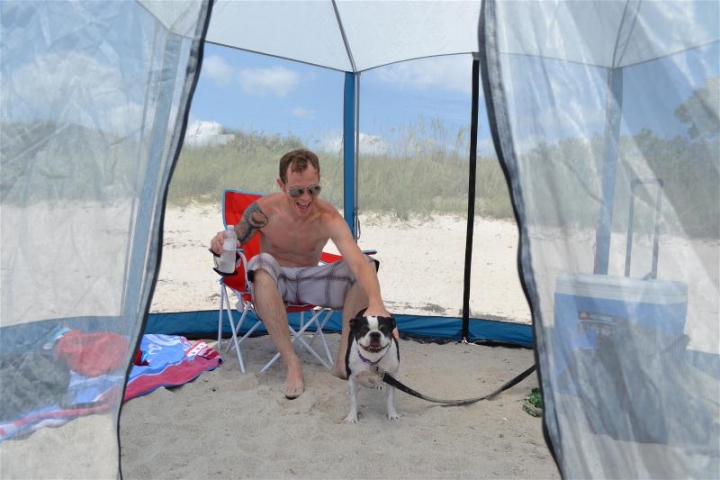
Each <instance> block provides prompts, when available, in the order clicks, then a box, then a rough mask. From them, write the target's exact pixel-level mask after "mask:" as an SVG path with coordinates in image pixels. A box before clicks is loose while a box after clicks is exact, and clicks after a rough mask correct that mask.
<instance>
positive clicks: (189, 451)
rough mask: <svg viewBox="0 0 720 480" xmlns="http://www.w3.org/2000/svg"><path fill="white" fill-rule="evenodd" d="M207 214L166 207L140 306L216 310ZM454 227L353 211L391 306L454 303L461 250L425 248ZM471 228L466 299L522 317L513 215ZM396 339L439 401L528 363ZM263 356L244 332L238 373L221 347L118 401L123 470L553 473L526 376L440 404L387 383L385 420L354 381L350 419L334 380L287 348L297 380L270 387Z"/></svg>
mask: <svg viewBox="0 0 720 480" xmlns="http://www.w3.org/2000/svg"><path fill="white" fill-rule="evenodd" d="M218 218H219V216H218V213H217V211H216V210H214V209H213V208H212V207H202V208H201V207H188V208H184V209H179V208H170V209H168V211H167V213H166V218H165V228H164V231H165V239H164V251H163V261H162V268H161V272H160V278H159V281H158V285H157V288H156V291H155V297H154V299H153V304H152V308H151V310H152V311H154V312H162V311H185V310H206V309H214V308H217V277H216V275H215V274H214V273H213V272H212V271H211V270H210V268H209V263H208V262H209V260H210V259H209V257H208V254H207V250H206V249H207V243H208V242H209V239H210V237H211V236H212V234H213V233H214V232H215V231H217V230H219V229H220V227H221V225H220V223H219V219H218ZM464 228H465V225H464V224H463V223H462V222H460V221H458V220H456V219H452V218H449V217H441V218H437V219H434V220H433V221H428V220H426V221H415V222H404V223H403V222H396V223H395V224H394V226H393V228H385V227H383V225H382V222H380V221H379V220H378V219H375V220H373V219H366V220H365V224H364V225H363V230H362V232H363V235H362V237H361V239H360V246H361V247H362V248H374V249H377V250H378V254H377V255H378V257H379V258H380V260H381V265H382V266H381V271H380V272H381V273H380V281H381V285H382V288H383V294H384V296H385V298H386V301H387V304H388V307H389V309H390V310H391V312H395V313H397V312H398V311H401V312H402V313H413V312H415V313H424V314H427V313H428V312H429V311H435V312H438V313H445V312H447V313H448V314H453V315H455V314H457V312H458V311H459V308H460V306H461V299H462V287H461V285H462V266H461V265H462V263H461V260H462V255H461V254H453V255H446V256H447V257H448V258H449V260H448V261H446V262H444V263H442V267H441V268H437V261H435V262H433V261H429V260H428V255H429V254H431V252H433V251H434V250H436V249H437V248H438V245H442V246H443V247H442V248H444V249H448V248H450V249H460V250H459V252H462V248H463V246H464ZM478 231H479V232H480V233H479V234H477V232H478ZM476 235H477V238H476V241H478V242H483V244H480V243H479V244H478V246H476V249H477V250H476V251H477V252H478V253H477V254H476V255H477V256H478V257H476V259H477V263H478V265H483V267H484V269H485V272H483V275H479V274H478V275H477V278H478V282H482V283H483V285H481V286H480V288H479V289H478V290H479V291H482V292H483V295H478V296H477V297H475V298H474V299H473V302H474V303H473V304H472V307H471V309H472V310H473V311H485V313H486V314H488V315H497V316H502V317H505V318H511V319H515V321H521V322H528V321H529V312H528V309H527V305H526V303H525V301H524V296H523V294H522V290H521V288H520V284H519V282H518V280H517V273H516V268H515V261H516V257H515V248H516V244H517V233H516V228H515V226H514V225H513V224H512V223H509V222H498V221H488V222H487V223H483V225H481V226H479V227H477V226H476ZM408 245H412V246H413V248H412V249H408ZM409 250H411V251H409ZM413 252H415V253H414V256H413ZM456 253H457V252H456ZM458 262H459V263H458ZM418 269H419V272H420V274H418V273H417V271H418ZM488 272H490V273H491V274H490V275H488ZM423 275H427V277H426V279H425V280H423V278H422V276H423ZM473 275H474V276H475V273H473ZM474 278H475V277H474ZM483 278H485V280H482V279H483ZM488 279H491V280H488ZM491 288H492V290H490V289H491ZM328 340H329V343H330V348H331V350H332V351H333V352H335V351H337V344H338V342H339V335H338V334H331V335H328ZM400 350H401V357H402V365H401V368H400V373H399V376H398V378H399V379H400V380H401V381H403V382H404V383H405V384H407V385H408V386H410V387H411V388H413V389H415V390H417V391H419V392H421V393H423V394H425V395H428V396H431V397H435V398H441V399H462V398H474V397H479V396H482V395H485V394H488V393H490V392H492V391H494V390H495V389H496V388H498V387H499V386H501V385H502V384H503V383H505V382H506V381H508V380H510V379H511V378H513V377H514V376H516V375H517V374H519V373H520V372H522V371H523V370H525V369H526V368H528V367H530V366H531V365H533V363H534V357H533V351H532V350H529V349H517V348H504V347H487V346H478V345H469V344H462V343H448V344H444V345H439V344H433V343H427V344H422V343H418V342H415V341H411V340H401V342H400ZM272 354H273V349H272V344H271V342H270V340H269V338H268V337H257V338H253V339H251V340H250V341H249V343H248V344H247V345H246V346H245V347H244V349H243V356H244V359H245V363H246V368H247V373H246V374H244V375H243V374H242V373H240V371H239V368H238V361H237V358H236V357H235V355H234V354H232V353H229V354H224V355H223V358H224V362H223V364H222V365H221V366H220V367H219V368H218V369H216V370H214V371H212V372H207V373H204V374H203V375H201V376H200V377H199V378H198V379H196V380H195V381H193V382H191V383H189V384H186V385H184V386H182V387H178V388H174V389H159V390H156V391H155V392H153V393H151V394H149V395H146V396H143V397H140V398H136V399H134V400H130V401H129V402H127V403H126V404H124V406H123V408H122V411H121V417H120V440H121V460H122V474H123V477H124V478H125V479H128V480H132V479H151V478H152V479H158V478H217V479H224V478H378V479H380V478H558V477H559V475H558V471H557V468H556V466H555V463H554V461H553V459H552V457H551V455H550V453H549V450H548V448H547V446H546V444H545V441H544V439H543V435H542V423H541V419H540V418H537V417H533V416H531V415H529V414H528V413H526V412H524V411H523V409H522V405H523V401H524V399H525V397H526V396H527V395H528V394H529V392H530V391H531V389H532V388H533V387H536V386H537V379H536V376H535V375H534V374H533V375H531V376H530V377H529V378H528V379H526V380H524V381H523V382H521V383H520V384H519V385H517V386H515V387H513V388H512V389H510V390H508V391H506V392H504V393H503V394H501V395H500V396H498V397H497V398H495V399H494V400H491V401H482V402H479V403H476V404H473V405H469V406H463V407H443V406H440V405H438V404H436V403H432V402H428V401H425V400H422V399H419V398H416V397H413V396H410V395H408V394H405V393H403V392H398V393H397V394H396V405H397V409H398V411H399V412H400V414H401V415H402V417H401V418H400V419H398V420H393V421H390V420H388V419H387V418H386V417H385V406H384V403H383V397H382V392H381V391H378V390H373V389H362V390H361V392H360V396H359V404H360V423H359V424H355V425H353V424H345V423H343V419H344V417H345V415H346V414H347V409H348V408H349V398H348V395H347V388H346V383H345V382H344V381H342V380H340V379H338V378H336V377H333V376H332V375H330V373H329V371H328V370H326V369H325V368H324V367H323V366H321V365H320V364H318V363H317V362H316V361H315V359H313V358H312V357H311V356H310V355H309V354H307V353H302V352H301V359H302V360H303V364H304V368H305V384H306V391H305V393H304V394H303V395H302V396H301V397H300V398H298V399H296V400H293V401H290V400H287V399H285V398H284V397H283V395H282V394H281V386H282V384H283V382H284V376H285V373H284V369H283V368H282V366H281V365H280V364H279V363H278V364H276V365H275V366H273V367H272V368H271V369H270V370H268V371H267V372H264V373H259V370H260V369H261V368H262V365H264V363H265V362H266V361H267V360H268V359H269V358H271V356H272Z"/></svg>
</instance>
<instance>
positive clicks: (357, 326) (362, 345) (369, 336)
mask: <svg viewBox="0 0 720 480" xmlns="http://www.w3.org/2000/svg"><path fill="white" fill-rule="evenodd" d="M394 329H395V319H394V318H392V317H373V316H370V317H363V316H357V317H355V318H352V319H350V339H349V345H348V350H347V353H346V355H345V365H346V367H345V368H346V369H347V378H348V392H349V394H350V413H348V416H347V417H345V423H357V421H358V405H357V388H358V380H360V381H361V383H362V384H364V385H374V386H375V388H383V385H382V382H381V379H380V372H388V373H390V374H391V375H393V376H394V375H395V374H397V371H398V369H399V368H400V348H399V347H398V343H397V341H396V340H395V338H394V337H393V330H394ZM384 388H385V403H386V404H387V416H388V418H389V419H391V420H394V419H396V418H399V417H400V415H399V414H398V413H397V410H395V400H394V394H395V387H391V386H390V385H386V386H385V387H384Z"/></svg>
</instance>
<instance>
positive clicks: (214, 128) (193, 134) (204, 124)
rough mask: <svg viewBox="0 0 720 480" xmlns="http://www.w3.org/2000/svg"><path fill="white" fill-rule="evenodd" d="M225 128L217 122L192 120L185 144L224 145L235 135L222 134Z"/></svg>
mask: <svg viewBox="0 0 720 480" xmlns="http://www.w3.org/2000/svg"><path fill="white" fill-rule="evenodd" d="M222 130H223V127H222V125H220V124H219V123H217V122H212V121H203V120H195V119H190V121H189V122H188V126H187V130H185V143H186V144H188V145H194V146H198V145H207V144H216V145H224V144H225V143H227V142H228V141H230V140H231V139H232V138H233V137H234V135H227V134H223V133H222Z"/></svg>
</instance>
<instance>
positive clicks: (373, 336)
mask: <svg viewBox="0 0 720 480" xmlns="http://www.w3.org/2000/svg"><path fill="white" fill-rule="evenodd" d="M370 340H371V341H373V342H379V341H380V332H371V333H370Z"/></svg>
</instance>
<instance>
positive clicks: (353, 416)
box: [343, 412, 358, 423]
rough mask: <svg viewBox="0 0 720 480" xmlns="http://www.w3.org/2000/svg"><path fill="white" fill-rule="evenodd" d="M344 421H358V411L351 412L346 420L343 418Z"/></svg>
mask: <svg viewBox="0 0 720 480" xmlns="http://www.w3.org/2000/svg"><path fill="white" fill-rule="evenodd" d="M343 422H344V423H358V416H357V413H353V412H350V413H349V414H348V416H347V417H345V420H343Z"/></svg>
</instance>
